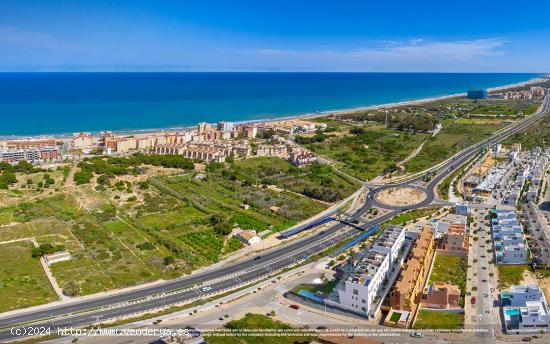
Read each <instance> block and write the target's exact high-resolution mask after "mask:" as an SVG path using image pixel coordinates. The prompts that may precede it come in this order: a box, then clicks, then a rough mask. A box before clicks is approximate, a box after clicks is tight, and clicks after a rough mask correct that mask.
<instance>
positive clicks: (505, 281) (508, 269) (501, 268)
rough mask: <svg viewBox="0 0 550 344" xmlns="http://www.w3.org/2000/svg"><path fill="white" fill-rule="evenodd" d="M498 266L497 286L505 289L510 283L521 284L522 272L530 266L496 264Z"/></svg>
mask: <svg viewBox="0 0 550 344" xmlns="http://www.w3.org/2000/svg"><path fill="white" fill-rule="evenodd" d="M497 267H498V288H499V289H506V288H509V287H510V286H512V285H517V284H521V281H522V280H523V273H524V272H525V271H529V270H530V268H531V267H530V266H529V265H527V264H523V265H497Z"/></svg>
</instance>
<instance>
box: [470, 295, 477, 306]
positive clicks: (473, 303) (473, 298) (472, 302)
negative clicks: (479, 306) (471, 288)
mask: <svg viewBox="0 0 550 344" xmlns="http://www.w3.org/2000/svg"><path fill="white" fill-rule="evenodd" d="M470 303H471V304H472V305H475V304H476V297H475V296H472V298H471V299H470Z"/></svg>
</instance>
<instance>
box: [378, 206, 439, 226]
mask: <svg viewBox="0 0 550 344" xmlns="http://www.w3.org/2000/svg"><path fill="white" fill-rule="evenodd" d="M437 211H438V209H437V208H420V209H414V210H411V211H408V212H406V213H404V214H401V215H398V216H396V217H394V218H393V219H391V220H389V221H387V224H390V225H401V224H404V223H407V222H410V221H414V220H416V219H419V218H422V217H426V216H432V215H433V214H434V213H436V212H437Z"/></svg>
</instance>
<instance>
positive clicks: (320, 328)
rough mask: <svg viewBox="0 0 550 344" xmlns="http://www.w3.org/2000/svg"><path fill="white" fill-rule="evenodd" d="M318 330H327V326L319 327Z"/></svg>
mask: <svg viewBox="0 0 550 344" xmlns="http://www.w3.org/2000/svg"><path fill="white" fill-rule="evenodd" d="M317 329H318V330H326V329H327V328H326V327H325V326H317Z"/></svg>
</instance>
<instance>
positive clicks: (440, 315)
mask: <svg viewBox="0 0 550 344" xmlns="http://www.w3.org/2000/svg"><path fill="white" fill-rule="evenodd" d="M463 327H464V314H461V313H445V312H433V311H427V310H425V309H421V310H420V311H419V312H418V315H417V317H416V321H415V322H414V326H413V328H414V329H459V328H463Z"/></svg>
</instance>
